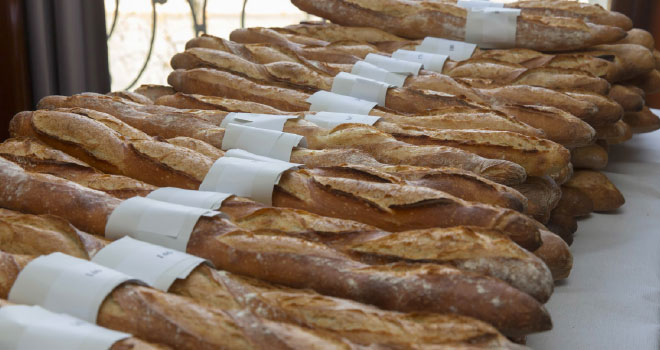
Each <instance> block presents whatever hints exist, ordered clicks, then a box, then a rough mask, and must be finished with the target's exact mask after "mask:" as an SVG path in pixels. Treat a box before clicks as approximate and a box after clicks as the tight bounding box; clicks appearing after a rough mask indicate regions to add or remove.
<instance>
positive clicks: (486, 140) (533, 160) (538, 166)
mask: <svg viewBox="0 0 660 350" xmlns="http://www.w3.org/2000/svg"><path fill="white" fill-rule="evenodd" d="M167 100H168V101H167V103H168V105H169V106H176V107H179V108H188V107H192V106H195V107H202V108H207V109H213V108H214V107H215V108H220V109H224V110H226V109H227V108H226V107H225V104H224V103H225V102H226V101H228V100H229V99H219V100H217V102H216V104H210V103H205V102H204V101H203V100H197V98H196V97H195V96H182V95H176V96H168V98H167ZM189 101H190V104H189V103H188V102H189ZM241 103H242V101H236V100H233V101H231V102H229V103H228V107H229V108H231V109H232V110H236V111H240V112H248V113H261V111H262V110H264V108H261V107H257V108H253V106H254V103H250V104H247V105H245V106H242V105H241ZM270 112H272V114H285V112H282V111H277V110H271V111H270ZM300 124H301V122H298V121H293V120H291V121H288V122H287V123H286V124H285V125H284V131H286V132H292V133H296V134H301V135H305V136H307V137H308V142H310V141H314V136H313V135H312V134H311V128H310V127H309V126H308V125H304V124H303V125H300ZM294 125H300V127H298V128H296V127H295V126H294ZM373 126H374V127H376V128H377V129H378V130H380V131H383V132H386V133H388V134H391V135H392V136H393V137H394V138H396V139H397V140H399V141H404V142H406V143H410V144H414V145H427V146H434V145H440V146H449V147H455V148H459V149H463V150H466V151H469V152H472V153H475V154H477V155H480V156H482V157H485V158H491V159H504V160H508V161H511V162H514V163H517V164H519V165H521V166H523V167H524V168H525V171H526V172H527V174H528V175H530V176H543V175H546V174H551V175H556V174H558V173H559V172H560V171H561V170H562V169H563V168H564V167H566V166H567V165H568V158H567V153H566V152H567V151H566V150H565V149H563V148H562V147H561V146H559V145H557V144H555V143H553V142H550V141H547V140H540V139H537V138H534V137H528V136H524V135H519V134H517V133H512V132H506V131H490V132H487V131H481V130H479V131H476V130H464V131H461V130H429V129H422V128H415V127H407V126H401V125H399V124H394V123H389V122H387V121H378V122H376V123H375V124H374V125H373ZM335 130H337V129H335ZM317 134H318V133H317ZM342 143H344V142H342ZM344 144H346V143H344ZM309 146H310V148H317V149H318V148H320V147H321V146H320V145H316V146H315V145H314V144H313V143H310V144H309ZM323 147H327V146H323ZM356 148H357V147H356ZM528 154H533V156H528Z"/></svg>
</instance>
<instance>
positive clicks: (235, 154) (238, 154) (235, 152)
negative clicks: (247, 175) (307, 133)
mask: <svg viewBox="0 0 660 350" xmlns="http://www.w3.org/2000/svg"><path fill="white" fill-rule="evenodd" d="M225 157H231V158H241V159H249V160H258V161H260V162H266V163H278V164H282V165H287V166H289V165H292V166H294V167H301V166H303V165H302V164H298V163H289V162H285V161H283V160H279V159H275V158H269V157H264V156H260V155H257V154H254V153H250V152H248V151H246V150H242V149H230V150H229V151H227V152H225Z"/></svg>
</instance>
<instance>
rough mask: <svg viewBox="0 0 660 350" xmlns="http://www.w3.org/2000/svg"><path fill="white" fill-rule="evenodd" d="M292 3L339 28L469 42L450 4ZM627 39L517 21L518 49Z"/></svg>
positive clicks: (571, 23) (612, 32)
mask: <svg viewBox="0 0 660 350" xmlns="http://www.w3.org/2000/svg"><path fill="white" fill-rule="evenodd" d="M292 3H293V4H294V5H296V6H297V7H298V8H300V9H301V10H303V11H305V12H309V13H311V14H314V15H317V16H320V17H323V18H326V19H329V20H331V21H332V22H334V23H337V24H341V25H348V26H351V25H352V26H369V27H376V28H380V29H383V30H385V31H387V32H390V33H393V34H396V35H399V36H401V37H404V38H410V39H422V38H424V37H426V36H436V37H441V38H447V39H452V40H463V39H464V38H465V21H466V14H467V11H466V10H465V9H463V8H460V7H457V6H454V5H451V4H446V3H437V2H430V1H403V0H387V1H373V0H330V1H322V2H319V1H312V0H293V1H292ZM625 35H626V32H625V31H624V30H622V29H620V28H617V27H610V26H603V25H597V24H591V23H584V21H582V20H580V19H576V18H566V17H561V18H560V17H543V16H534V15H526V14H524V13H523V14H521V16H520V17H518V27H517V32H516V43H515V47H522V48H530V49H535V50H539V51H563V50H574V49H580V48H586V47H589V46H593V45H598V44H602V43H610V42H614V41H617V40H620V39H622V38H623V37H625Z"/></svg>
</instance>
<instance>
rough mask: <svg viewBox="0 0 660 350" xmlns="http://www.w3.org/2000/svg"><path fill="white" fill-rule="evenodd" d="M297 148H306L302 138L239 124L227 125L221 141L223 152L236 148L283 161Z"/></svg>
mask: <svg viewBox="0 0 660 350" xmlns="http://www.w3.org/2000/svg"><path fill="white" fill-rule="evenodd" d="M297 146H301V147H307V141H306V140H305V138H304V137H303V136H300V135H296V134H291V133H288V132H283V131H277V130H268V129H260V128H254V127H252V126H247V125H239V124H228V125H227V128H226V129H225V136H224V138H223V139H222V149H223V150H228V149H232V148H238V149H243V150H246V151H248V152H251V153H254V154H258V155H261V156H266V157H270V158H275V159H279V160H283V161H288V160H289V159H291V151H292V150H293V148H294V147H297Z"/></svg>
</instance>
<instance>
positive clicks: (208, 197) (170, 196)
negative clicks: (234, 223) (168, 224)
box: [147, 187, 233, 210]
mask: <svg viewBox="0 0 660 350" xmlns="http://www.w3.org/2000/svg"><path fill="white" fill-rule="evenodd" d="M231 196H233V194H232V193H222V192H208V191H194V190H185V189H183V188H176V187H161V188H159V189H157V190H155V191H152V192H151V193H149V194H148V195H147V198H150V199H154V200H157V201H161V202H168V203H174V204H181V205H187V206H189V207H196V208H202V209H210V210H218V209H220V207H221V206H222V202H224V201H225V199H227V198H229V197H231Z"/></svg>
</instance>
